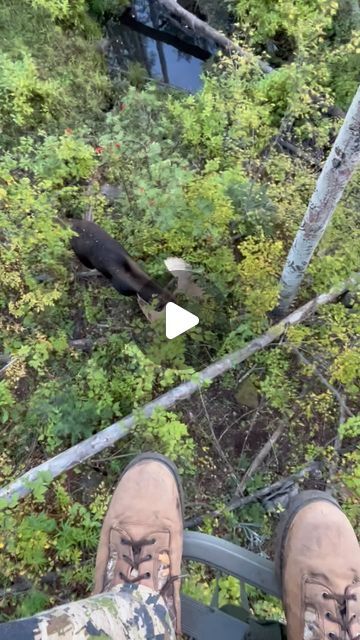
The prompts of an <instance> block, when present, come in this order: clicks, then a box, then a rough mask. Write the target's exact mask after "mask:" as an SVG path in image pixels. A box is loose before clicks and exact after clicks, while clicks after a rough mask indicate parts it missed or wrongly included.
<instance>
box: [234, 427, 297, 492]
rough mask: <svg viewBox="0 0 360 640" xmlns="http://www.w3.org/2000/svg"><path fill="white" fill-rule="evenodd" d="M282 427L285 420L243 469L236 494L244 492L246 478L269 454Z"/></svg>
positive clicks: (248, 478) (249, 476)
mask: <svg viewBox="0 0 360 640" xmlns="http://www.w3.org/2000/svg"><path fill="white" fill-rule="evenodd" d="M284 429H285V422H283V423H281V424H280V426H279V427H278V428H277V429H276V431H274V433H273V434H272V435H271V436H270V438H269V439H268V441H267V442H266V443H265V444H264V446H263V447H261V449H260V451H259V453H258V454H257V455H256V456H255V458H254V460H253V461H252V463H251V465H250V467H249V468H248V469H247V470H246V471H245V473H244V475H243V477H242V478H241V481H240V484H239V486H238V488H237V489H236V491H235V495H236V496H239V495H241V494H242V493H244V489H245V486H246V483H247V482H248V480H250V478H251V476H252V475H253V474H254V473H255V471H256V470H257V469H258V468H259V467H260V465H261V464H262V463H263V462H264V460H265V458H266V456H268V455H269V453H270V451H271V449H272V448H273V446H274V444H275V443H276V442H277V441H278V439H279V438H280V436H281V435H282V433H283V431H284Z"/></svg>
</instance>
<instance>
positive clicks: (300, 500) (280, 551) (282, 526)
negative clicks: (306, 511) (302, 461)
mask: <svg viewBox="0 0 360 640" xmlns="http://www.w3.org/2000/svg"><path fill="white" fill-rule="evenodd" d="M320 501H322V502H324V501H326V502H331V504H333V505H335V506H336V507H338V509H340V506H339V504H338V503H337V501H336V500H335V498H333V497H332V496H331V495H329V494H328V493H325V492H324V491H318V490H317V489H313V490H309V491H302V492H301V493H300V494H299V495H298V496H296V498H294V500H292V501H291V503H290V506H289V507H288V509H287V510H286V511H285V513H284V514H283V515H282V517H281V519H280V522H279V525H278V528H277V534H276V552H275V571H276V575H277V577H278V580H279V583H280V585H281V587H282V577H283V568H284V567H283V564H284V548H285V544H286V538H287V534H288V531H289V528H290V526H291V524H292V522H293V520H294V518H295V516H296V515H297V514H298V513H299V511H301V509H302V508H303V507H306V506H307V505H308V504H311V503H312V502H320Z"/></svg>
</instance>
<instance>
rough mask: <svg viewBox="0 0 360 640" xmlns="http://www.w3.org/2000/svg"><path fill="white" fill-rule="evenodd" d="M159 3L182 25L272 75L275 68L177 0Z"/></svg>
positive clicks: (163, 0)
mask: <svg viewBox="0 0 360 640" xmlns="http://www.w3.org/2000/svg"><path fill="white" fill-rule="evenodd" d="M158 1H159V3H160V4H161V5H162V6H163V7H165V8H166V9H167V11H168V12H169V13H170V14H173V15H176V16H177V17H178V18H179V20H180V22H181V23H182V24H185V25H186V26H187V27H189V28H190V29H192V31H194V32H195V33H197V34H198V35H199V36H202V37H204V38H207V39H210V40H211V41H212V42H215V43H216V44H217V45H219V47H221V48H222V49H225V51H227V52H228V53H237V54H238V55H239V56H241V57H242V58H247V59H248V60H256V62H257V63H258V65H259V67H260V69H261V71H262V72H263V73H271V71H273V70H274V69H273V67H271V66H270V65H269V64H268V63H267V62H264V60H259V59H258V58H255V56H253V55H252V54H250V53H248V52H247V51H245V49H242V47H239V45H237V44H235V42H233V41H232V40H230V39H229V38H227V37H226V36H224V34H222V33H220V31H217V30H216V29H214V28H213V27H211V26H210V25H209V24H207V22H204V21H203V20H201V19H200V18H198V17H197V16H195V15H194V14H193V13H190V11H187V9H184V7H182V6H181V5H180V4H179V3H178V2H177V0H158Z"/></svg>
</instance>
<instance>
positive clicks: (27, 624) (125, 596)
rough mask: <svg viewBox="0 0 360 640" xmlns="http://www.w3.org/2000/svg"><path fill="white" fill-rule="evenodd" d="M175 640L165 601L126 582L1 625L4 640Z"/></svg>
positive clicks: (149, 591) (155, 594)
mask: <svg viewBox="0 0 360 640" xmlns="http://www.w3.org/2000/svg"><path fill="white" fill-rule="evenodd" d="M89 638H96V640H150V639H152V640H174V639H175V633H174V630H173V627H172V624H171V621H170V617H169V613H168V611H167V608H166V606H165V603H164V600H163V599H162V597H161V596H159V594H158V593H155V592H154V591H151V589H148V588H147V587H144V586H143V585H122V586H117V587H114V588H113V589H112V590H111V591H108V592H106V593H101V594H100V595H97V596H92V597H91V598H88V599H87V600H79V601H78V602H70V603H69V604H64V605H62V606H61V607H56V608H55V609H50V610H49V611H45V612H43V613H38V614H37V615H35V616H33V617H32V618H23V619H22V620H15V621H14V622H7V623H5V624H0V640H88V639H89Z"/></svg>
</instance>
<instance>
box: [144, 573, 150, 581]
mask: <svg viewBox="0 0 360 640" xmlns="http://www.w3.org/2000/svg"><path fill="white" fill-rule="evenodd" d="M144 578H146V579H147V580H148V579H149V578H151V573H149V571H147V572H146V573H145V575H144Z"/></svg>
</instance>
